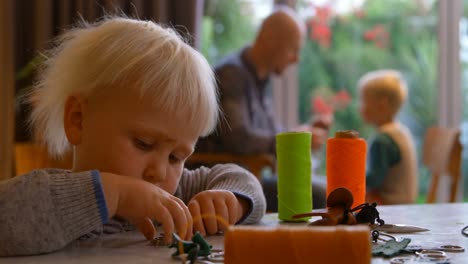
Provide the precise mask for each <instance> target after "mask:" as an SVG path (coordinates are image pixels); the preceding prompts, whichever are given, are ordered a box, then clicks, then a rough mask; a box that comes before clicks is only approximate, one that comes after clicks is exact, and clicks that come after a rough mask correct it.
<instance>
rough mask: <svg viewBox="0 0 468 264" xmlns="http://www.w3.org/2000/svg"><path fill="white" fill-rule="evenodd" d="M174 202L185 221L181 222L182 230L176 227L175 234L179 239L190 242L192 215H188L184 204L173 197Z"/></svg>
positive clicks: (188, 212)
mask: <svg viewBox="0 0 468 264" xmlns="http://www.w3.org/2000/svg"><path fill="white" fill-rule="evenodd" d="M173 199H174V200H175V202H176V203H177V204H178V205H179V206H180V208H181V209H182V212H183V218H184V219H185V221H183V227H182V229H179V227H177V232H178V235H179V237H181V238H182V239H185V240H190V238H192V234H193V233H192V232H193V231H192V228H193V221H192V215H191V214H190V211H189V209H188V207H187V206H186V205H185V204H184V202H183V201H182V200H180V199H178V198H176V197H173Z"/></svg>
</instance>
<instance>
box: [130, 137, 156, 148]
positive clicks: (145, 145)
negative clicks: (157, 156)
mask: <svg viewBox="0 0 468 264" xmlns="http://www.w3.org/2000/svg"><path fill="white" fill-rule="evenodd" d="M133 141H134V144H135V146H136V147H137V148H139V149H141V150H144V151H149V150H151V149H153V144H152V143H148V142H145V141H144V140H141V139H138V138H135V139H134V140H133Z"/></svg>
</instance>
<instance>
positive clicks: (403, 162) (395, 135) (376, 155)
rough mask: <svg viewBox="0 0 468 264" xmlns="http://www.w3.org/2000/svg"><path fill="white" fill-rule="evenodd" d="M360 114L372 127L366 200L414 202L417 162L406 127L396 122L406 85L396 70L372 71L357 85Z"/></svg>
mask: <svg viewBox="0 0 468 264" xmlns="http://www.w3.org/2000/svg"><path fill="white" fill-rule="evenodd" d="M358 89H359V99H360V109H359V110H360V114H361V116H362V118H363V120H364V121H365V122H366V123H368V124H370V125H372V126H374V127H375V129H376V132H377V133H376V135H375V136H374V137H373V138H372V140H371V141H370V143H369V151H368V155H367V157H368V161H367V170H366V186H367V195H366V196H367V197H366V200H367V201H369V202H374V201H376V202H377V203H379V204H405V203H414V202H415V201H416V197H417V195H418V174H417V159H416V152H415V144H414V140H413V138H412V136H411V133H410V131H409V130H408V128H407V127H406V126H405V125H403V124H402V123H400V122H398V121H397V120H396V116H397V114H398V112H399V111H400V108H401V106H402V105H403V103H404V102H405V100H406V98H407V94H408V92H407V85H406V82H405V81H404V80H403V78H402V76H401V74H400V73H399V72H398V71H395V70H378V71H372V72H369V73H367V74H365V75H364V76H362V77H361V78H360V80H359V82H358Z"/></svg>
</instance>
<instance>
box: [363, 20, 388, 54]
mask: <svg viewBox="0 0 468 264" xmlns="http://www.w3.org/2000/svg"><path fill="white" fill-rule="evenodd" d="M389 35H390V34H389V33H388V31H387V30H386V29H385V27H384V26H383V25H382V24H377V25H375V26H374V27H373V28H371V29H369V30H367V31H365V32H364V33H363V38H364V39H365V40H367V41H373V42H374V44H375V46H376V47H378V48H385V47H387V44H388V39H389Z"/></svg>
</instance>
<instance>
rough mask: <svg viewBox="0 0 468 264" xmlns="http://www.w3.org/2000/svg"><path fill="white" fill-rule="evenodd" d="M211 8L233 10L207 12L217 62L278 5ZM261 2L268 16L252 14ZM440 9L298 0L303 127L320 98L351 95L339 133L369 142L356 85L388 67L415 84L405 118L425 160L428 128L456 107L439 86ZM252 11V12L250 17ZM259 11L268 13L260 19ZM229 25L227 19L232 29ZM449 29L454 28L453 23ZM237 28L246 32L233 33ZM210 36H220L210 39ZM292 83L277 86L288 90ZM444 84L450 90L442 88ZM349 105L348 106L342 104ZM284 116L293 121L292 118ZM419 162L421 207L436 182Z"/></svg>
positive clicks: (464, 61)
mask: <svg viewBox="0 0 468 264" xmlns="http://www.w3.org/2000/svg"><path fill="white" fill-rule="evenodd" d="M463 1H464V3H465V5H464V16H463V18H462V20H461V21H460V41H461V53H460V56H461V57H460V58H461V60H460V61H461V66H462V82H461V83H462V86H463V87H462V90H463V95H464V97H463V98H464V101H465V102H466V101H468V22H467V21H468V0H463ZM208 2H211V3H212V4H213V3H216V4H217V5H218V7H219V6H221V3H222V4H224V5H230V7H229V8H230V9H229V11H226V7H224V8H220V9H216V10H217V11H216V12H214V13H209V12H208V13H207V16H206V18H205V24H204V29H206V28H211V31H209V32H212V33H207V32H205V33H204V37H205V39H211V42H209V45H208V44H207V43H205V45H204V47H203V48H204V54H207V56H208V58H209V59H210V61H211V62H216V61H217V59H219V58H221V57H222V56H223V55H224V54H226V53H229V52H231V51H233V50H234V49H237V48H239V47H241V46H242V45H243V44H245V43H247V42H249V41H250V40H251V39H252V38H253V36H254V28H256V26H257V25H258V22H259V21H260V20H261V18H263V17H264V16H266V15H267V14H268V12H269V11H270V10H271V5H272V4H273V3H272V2H274V1H272V0H270V1H268V0H265V1H261V0H257V1H254V0H249V1H247V0H237V1H215V0H212V1H208ZM224 2H229V4H228V3H224ZM260 2H261V3H262V4H261V6H262V7H263V8H262V10H263V11H264V12H263V13H262V12H258V11H256V12H252V10H254V9H252V8H259V7H258V6H259V5H258V3H260ZM254 3H255V4H254ZM438 6H439V2H438V1H435V0H420V1H415V0H387V1H375V0H374V1H372V0H297V11H298V13H299V14H300V16H301V17H302V18H303V19H304V21H305V23H306V25H307V30H308V31H307V38H306V41H305V44H304V48H303V50H302V53H301V61H300V63H299V65H298V66H297V70H293V71H288V72H287V73H286V74H288V73H291V72H292V75H293V76H294V77H293V78H294V79H295V78H296V77H295V76H296V75H297V82H298V91H297V94H298V96H297V97H298V98H297V101H298V102H297V107H298V109H297V115H298V119H299V121H300V122H307V121H308V120H309V119H310V118H311V114H312V113H313V112H314V109H313V106H314V104H316V102H317V100H318V99H319V100H318V101H320V100H322V102H325V103H326V102H327V100H328V99H330V98H336V97H340V96H343V95H349V96H350V97H351V101H350V104H349V105H347V106H346V107H345V108H343V109H337V110H336V111H335V113H334V117H335V124H334V126H333V131H336V130H341V129H355V130H358V131H359V132H360V134H361V136H362V137H364V138H368V137H369V136H371V135H372V133H373V129H371V128H370V127H368V126H366V125H365V124H364V123H363V122H362V120H361V118H360V116H359V113H358V105H357V100H355V99H356V95H357V90H356V83H357V81H358V79H359V77H360V76H362V74H364V73H365V72H367V71H370V70H375V69H382V68H393V69H397V70H400V71H401V72H402V73H403V75H404V77H405V79H406V81H407V82H408V86H409V96H408V101H407V103H406V104H405V106H404V107H403V109H402V111H401V112H400V115H399V119H400V121H401V122H403V123H404V124H405V125H407V126H408V127H409V128H410V130H411V132H412V134H413V136H414V138H415V140H416V144H417V154H418V158H419V159H421V148H422V143H423V142H422V141H423V137H424V134H425V132H426V129H427V128H428V127H429V126H431V125H434V124H436V123H437V122H438V121H440V119H441V118H442V119H444V117H443V116H442V117H441V114H440V112H441V111H440V108H441V105H442V106H443V105H446V106H448V107H452V105H451V103H450V101H447V99H446V98H445V97H444V98H442V97H440V90H438V86H439V85H441V81H440V80H439V78H442V77H441V76H440V75H439V74H440V73H439V68H438V63H439V61H438V57H439V49H440V48H444V47H447V45H446V43H441V42H439V40H438V34H437V32H438V30H439V29H438V28H439V26H440V24H441V21H440V19H441V18H439V12H441V10H439V7H438ZM249 10H250V11H249ZM390 10H391V12H389V11H390ZM247 11H249V12H251V13H244V12H247ZM224 12H225V13H228V14H229V16H231V18H232V17H233V16H235V15H236V16H237V18H236V19H237V21H236V22H232V21H234V18H232V19H233V20H227V16H228V15H221V13H224ZM447 12H448V13H447V14H446V15H447V16H449V17H450V12H452V11H450V10H449V11H447ZM259 13H261V14H262V15H258V16H255V14H259ZM246 14H248V15H246ZM223 19H224V20H223ZM208 20H211V22H210V23H211V26H207V25H208V24H207V23H208V22H206V21H208ZM223 21H228V22H229V23H230V24H229V23H227V22H223ZM216 23H221V25H217V24H216ZM449 23H451V22H449ZM228 25H229V26H228ZM233 25H235V27H234V28H232V26H233ZM249 25H250V26H249ZM252 26H254V27H252ZM448 27H449V28H450V25H449V26H448ZM214 28H216V30H214ZM237 29H239V31H237V32H234V30H237ZM247 29H248V30H247ZM223 30H224V31H223ZM229 32H231V33H232V34H233V36H234V35H235V36H237V37H238V39H236V40H235V41H234V40H230V41H222V40H221V39H222V38H224V36H223V34H226V35H228V36H229V34H228V33H229ZM207 34H208V35H209V34H213V35H209V37H210V38H206V37H207V36H208V35H207ZM216 38H219V39H218V40H216ZM441 41H442V42H444V41H446V40H441ZM439 45H440V46H439ZM207 49H209V50H207ZM448 63H449V64H450V63H456V62H453V61H449V62H448ZM293 68H294V67H293ZM290 77H291V76H289V77H288V76H286V77H285V79H286V81H285V82H286V83H291V82H290V81H288V79H291V78H290ZM285 82H284V81H283V82H282V81H279V82H278V83H280V85H281V83H285ZM442 82H443V81H442ZM273 83H274V82H273ZM292 83H295V81H293V82H292ZM442 86H444V87H446V85H443V84H442ZM455 89H456V88H455ZM283 90H284V89H283ZM442 93H443V92H442ZM455 94H456V93H455ZM342 98H346V96H345V97H342ZM452 99H453V96H452ZM281 100H283V101H284V100H285V99H284V98H283V99H281ZM286 101H288V102H282V103H281V106H282V107H283V108H284V105H289V106H287V107H290V105H291V104H290V103H289V99H287V100H286ZM344 101H346V100H344ZM441 102H442V104H440V103H441ZM294 105H296V104H294ZM344 105H346V104H345V103H343V104H341V105H339V106H340V107H343V106H344ZM443 108H444V109H445V108H446V107H443ZM453 109H456V108H455V107H454V108H452V110H450V111H449V112H448V113H445V116H449V117H450V116H456V115H455V114H454V111H455V110H453ZM315 112H316V109H315ZM280 115H281V114H280ZM283 116H288V118H290V115H289V114H283ZM463 117H464V119H465V120H468V108H464V109H463ZM456 119H457V118H454V119H453V120H456ZM453 120H452V123H453V122H454V121H453ZM285 121H287V120H285ZM293 123H294V122H293ZM451 125H453V124H451ZM456 125H458V123H457V124H456ZM462 128H463V131H465V132H464V133H463V137H462V139H463V140H464V142H468V133H467V132H468V122H466V121H465V122H464V123H463V125H462ZM333 131H332V132H333ZM462 143H463V142H462ZM322 156H323V155H322ZM464 160H465V161H468V152H467V151H465V153H464ZM465 163H466V162H464V164H465ZM419 164H421V165H420V166H419V179H420V199H419V201H420V202H422V201H424V200H425V197H426V192H427V189H428V185H429V180H430V178H429V173H428V172H427V170H426V169H425V168H424V166H422V163H421V162H419ZM324 165H325V164H324V162H322V167H321V169H320V171H321V173H323V174H324V173H325V169H324V167H325V166H324ZM465 167H466V166H464V173H463V174H468V167H466V168H465ZM464 193H465V196H466V197H468V183H465V191H464Z"/></svg>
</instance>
